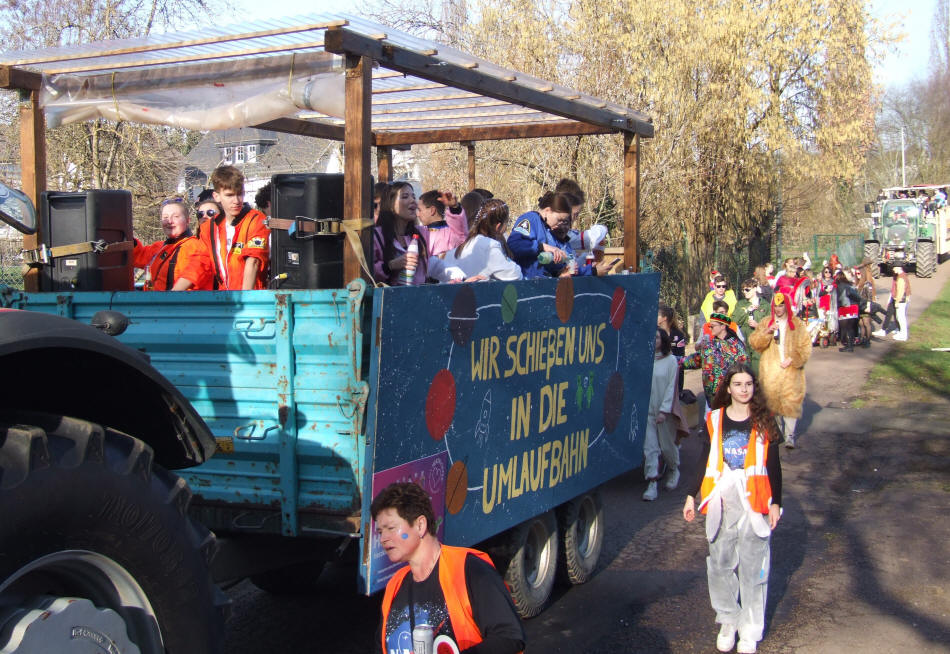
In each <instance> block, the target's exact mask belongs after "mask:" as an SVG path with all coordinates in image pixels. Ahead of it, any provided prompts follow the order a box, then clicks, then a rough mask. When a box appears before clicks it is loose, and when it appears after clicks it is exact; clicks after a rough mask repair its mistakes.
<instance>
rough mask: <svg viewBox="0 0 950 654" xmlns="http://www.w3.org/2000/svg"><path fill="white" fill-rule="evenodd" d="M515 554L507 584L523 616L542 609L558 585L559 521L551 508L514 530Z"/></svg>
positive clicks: (531, 615) (530, 616)
mask: <svg viewBox="0 0 950 654" xmlns="http://www.w3.org/2000/svg"><path fill="white" fill-rule="evenodd" d="M510 537H511V539H512V545H513V546H514V547H513V549H514V556H512V557H511V561H510V562H509V563H508V571H507V572H506V573H505V583H506V584H508V589H509V590H510V591H511V599H513V600H514V602H515V608H517V609H518V613H519V614H520V615H521V617H522V618H533V617H534V616H536V615H537V614H539V613H540V612H541V609H543V608H544V605H545V604H547V601H548V598H549V597H550V596H551V590H552V589H553V588H554V577H555V573H556V571H557V520H556V519H555V517H554V513H553V512H551V511H548V512H547V513H542V514H541V515H539V516H535V517H534V518H531V519H530V520H528V521H527V522H523V523H521V524H520V525H518V526H517V527H515V528H514V529H512V530H511V534H510Z"/></svg>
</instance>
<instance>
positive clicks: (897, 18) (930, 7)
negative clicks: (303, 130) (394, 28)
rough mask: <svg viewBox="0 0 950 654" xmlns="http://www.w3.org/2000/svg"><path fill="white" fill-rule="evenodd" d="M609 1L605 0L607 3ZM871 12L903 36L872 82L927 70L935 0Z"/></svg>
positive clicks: (246, 11) (299, 10)
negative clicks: (899, 31) (898, 28)
mask: <svg viewBox="0 0 950 654" xmlns="http://www.w3.org/2000/svg"><path fill="white" fill-rule="evenodd" d="M609 1H611V0H608V2H609ZM233 2H234V5H235V8H236V9H237V10H238V11H237V12H236V14H237V15H239V16H241V21H242V22H243V21H244V20H257V19H263V18H272V17H275V16H294V15H298V14H307V13H319V12H332V11H341V10H342V11H343V12H348V11H350V12H351V11H355V10H356V5H355V4H344V5H343V7H341V4H340V2H339V1H333V0H277V1H276V2H271V3H268V2H261V1H260V0H233ZM870 3H871V11H872V13H873V14H874V15H875V16H876V17H877V18H879V19H880V20H882V21H883V22H885V23H895V22H896V23H897V24H898V25H899V26H900V28H901V31H903V32H904V33H905V34H906V36H905V38H904V40H903V42H901V43H900V44H898V45H897V46H896V48H895V49H894V50H893V51H891V52H889V53H887V56H886V57H885V59H884V61H883V62H882V64H881V65H879V66H878V67H877V69H876V71H875V81H876V82H877V83H878V84H882V85H885V86H888V85H891V84H900V83H903V82H904V81H906V80H907V79H908V76H911V77H923V76H924V75H926V73H927V62H928V59H929V56H930V20H931V19H932V18H933V15H934V11H935V9H936V5H937V0H870Z"/></svg>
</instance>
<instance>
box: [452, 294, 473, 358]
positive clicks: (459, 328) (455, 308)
mask: <svg viewBox="0 0 950 654" xmlns="http://www.w3.org/2000/svg"><path fill="white" fill-rule="evenodd" d="M459 286H460V288H459V292H458V293H456V294H455V299H454V300H453V301H452V313H451V314H449V331H450V332H452V340H453V341H455V344H456V345H458V346H459V347H465V346H466V345H467V344H468V339H470V338H471V337H472V330H473V329H475V318H476V317H477V315H478V311H477V308H476V306H475V291H473V290H472V285H471V284H459Z"/></svg>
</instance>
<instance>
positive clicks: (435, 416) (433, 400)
mask: <svg viewBox="0 0 950 654" xmlns="http://www.w3.org/2000/svg"><path fill="white" fill-rule="evenodd" d="M454 416H455V377H453V376H452V373H451V372H449V371H448V370H446V369H445V368H443V369H442V370H440V371H439V372H437V373H436V374H435V377H434V378H433V379H432V383H431V384H429V393H428V395H426V427H428V429H429V436H431V437H432V439H433V440H436V441H440V440H442V439H443V438H445V432H447V431H448V429H449V425H451V424H452V418H453V417H454Z"/></svg>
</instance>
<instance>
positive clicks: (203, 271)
mask: <svg viewBox="0 0 950 654" xmlns="http://www.w3.org/2000/svg"><path fill="white" fill-rule="evenodd" d="M212 204H217V203H216V202H213V203H212ZM202 206H203V205H202ZM188 213H189V209H188V205H186V204H185V201H184V200H183V199H182V198H169V199H167V200H165V201H164V202H162V205H161V213H160V216H161V223H162V231H163V232H164V233H165V239H164V240H162V241H155V242H154V243H152V244H151V245H142V242H141V241H139V240H138V239H135V247H134V248H133V250H132V265H133V266H135V267H136V268H144V269H145V286H144V289H145V290H146V291H204V290H210V289H211V285H212V281H213V279H214V269H213V268H212V266H211V253H210V252H208V248H207V246H205V244H204V243H203V242H202V241H201V240H200V239H198V238H197V237H196V236H194V235H193V234H192V233H191V228H190V227H189V225H188Z"/></svg>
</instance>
